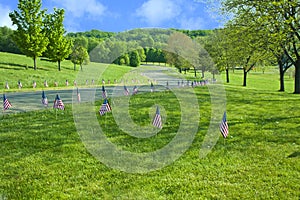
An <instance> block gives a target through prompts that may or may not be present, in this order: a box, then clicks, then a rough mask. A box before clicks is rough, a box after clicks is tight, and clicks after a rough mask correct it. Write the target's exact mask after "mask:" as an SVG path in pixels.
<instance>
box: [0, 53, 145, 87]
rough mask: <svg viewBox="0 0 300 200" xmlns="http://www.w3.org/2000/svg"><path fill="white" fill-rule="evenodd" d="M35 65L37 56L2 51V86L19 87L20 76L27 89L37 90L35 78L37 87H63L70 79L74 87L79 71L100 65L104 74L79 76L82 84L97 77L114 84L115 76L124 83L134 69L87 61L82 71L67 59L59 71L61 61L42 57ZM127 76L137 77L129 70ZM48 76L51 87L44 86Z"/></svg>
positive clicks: (0, 77)
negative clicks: (35, 67) (34, 84)
mask: <svg viewBox="0 0 300 200" xmlns="http://www.w3.org/2000/svg"><path fill="white" fill-rule="evenodd" d="M32 65H33V60H32V59H31V58H29V57H26V56H23V55H18V54H11V53H3V52H0V74H1V76H0V87H1V88H2V89H3V90H4V91H7V92H9V91H18V81H19V80H20V81H21V83H22V85H23V88H22V90H23V91H24V90H34V89H33V82H34V81H35V82H36V83H37V88H36V89H37V90H41V89H62V88H67V87H66V80H68V82H69V87H70V88H72V87H73V85H74V84H73V82H74V80H76V79H77V77H78V73H86V71H89V68H95V67H96V68H98V72H100V73H101V75H100V74H87V75H86V79H85V80H76V82H77V85H78V86H86V80H88V85H91V82H92V79H93V78H95V79H94V80H95V81H96V80H98V81H96V82H95V84H97V85H101V84H102V79H104V80H105V83H106V84H108V80H110V82H111V84H113V83H114V80H115V79H116V81H117V83H120V81H121V79H122V78H123V75H124V74H126V73H129V72H130V71H131V70H132V69H133V68H132V67H128V66H119V65H107V64H99V63H89V64H88V65H83V71H79V66H77V69H76V71H74V65H73V64H72V63H71V62H70V61H68V60H65V61H63V62H62V63H61V68H62V69H61V71H58V69H57V63H53V62H49V61H45V60H43V59H40V58H39V59H38V60H37V66H38V67H37V70H33V67H32ZM92 77H93V78H92ZM125 78H127V79H132V78H135V79H136V78H137V75H136V74H133V75H132V74H128V75H127V76H126V77H125ZM138 78H140V77H138ZM45 80H46V81H47V82H48V85H49V87H48V88H45V87H44V81H45ZM141 80H143V79H141ZM6 82H8V85H9V87H10V89H9V90H5V84H6ZM55 82H57V83H58V87H54V83H55Z"/></svg>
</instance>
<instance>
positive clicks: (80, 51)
mask: <svg viewBox="0 0 300 200" xmlns="http://www.w3.org/2000/svg"><path fill="white" fill-rule="evenodd" d="M70 57H71V61H72V63H73V64H74V71H75V70H76V65H77V64H78V65H80V69H81V71H82V70H83V69H82V65H83V64H88V63H89V61H90V58H89V54H88V52H87V49H86V48H84V47H83V46H80V45H75V46H74V47H73V51H72V53H71V55H70Z"/></svg>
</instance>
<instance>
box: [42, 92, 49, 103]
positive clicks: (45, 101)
mask: <svg viewBox="0 0 300 200" xmlns="http://www.w3.org/2000/svg"><path fill="white" fill-rule="evenodd" d="M42 104H43V105H44V106H48V99H47V97H46V94H45V91H43V92H42Z"/></svg>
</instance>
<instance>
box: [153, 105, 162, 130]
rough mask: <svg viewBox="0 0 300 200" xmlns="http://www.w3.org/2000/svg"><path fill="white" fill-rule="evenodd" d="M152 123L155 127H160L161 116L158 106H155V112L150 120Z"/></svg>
mask: <svg viewBox="0 0 300 200" xmlns="http://www.w3.org/2000/svg"><path fill="white" fill-rule="evenodd" d="M152 125H153V126H155V127H157V128H162V121H161V116H160V112H159V108H158V107H157V108H156V113H155V116H154V118H153V121H152Z"/></svg>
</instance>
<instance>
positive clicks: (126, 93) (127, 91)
mask: <svg viewBox="0 0 300 200" xmlns="http://www.w3.org/2000/svg"><path fill="white" fill-rule="evenodd" d="M124 95H125V96H128V95H129V90H128V88H127V87H126V86H125V85H124Z"/></svg>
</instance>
